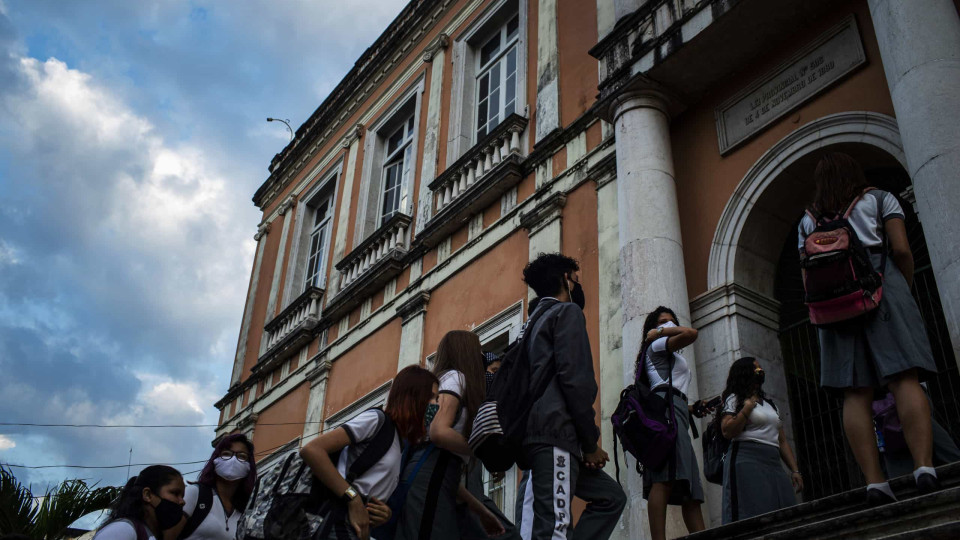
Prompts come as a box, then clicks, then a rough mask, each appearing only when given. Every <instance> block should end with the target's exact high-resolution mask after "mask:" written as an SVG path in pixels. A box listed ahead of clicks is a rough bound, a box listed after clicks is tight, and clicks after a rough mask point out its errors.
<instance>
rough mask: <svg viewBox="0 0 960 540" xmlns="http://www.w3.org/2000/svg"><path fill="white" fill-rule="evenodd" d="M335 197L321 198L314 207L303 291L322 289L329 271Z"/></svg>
mask: <svg viewBox="0 0 960 540" xmlns="http://www.w3.org/2000/svg"><path fill="white" fill-rule="evenodd" d="M332 202H333V197H332V196H330V195H327V196H325V197H321V198H320V199H319V202H318V203H317V204H316V206H313V207H312V209H313V225H312V227H311V229H310V255H309V257H308V258H307V271H306V281H305V283H304V284H303V289H304V290H307V288H309V287H321V286H322V285H323V283H324V274H325V273H326V270H327V257H326V255H327V245H328V244H329V241H330V220H331V218H332V216H331V214H333V212H332V209H331V206H332Z"/></svg>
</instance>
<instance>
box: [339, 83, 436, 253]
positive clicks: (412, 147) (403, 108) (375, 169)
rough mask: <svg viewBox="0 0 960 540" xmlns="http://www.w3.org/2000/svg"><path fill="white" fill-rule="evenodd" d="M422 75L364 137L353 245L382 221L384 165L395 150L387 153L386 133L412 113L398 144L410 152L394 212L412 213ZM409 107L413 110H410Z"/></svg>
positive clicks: (391, 131) (387, 135) (391, 133)
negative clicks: (409, 125)
mask: <svg viewBox="0 0 960 540" xmlns="http://www.w3.org/2000/svg"><path fill="white" fill-rule="evenodd" d="M424 81H425V79H424V76H423V75H422V74H421V75H420V76H419V77H417V79H416V80H415V81H413V82H412V83H411V84H410V85H409V86H408V87H407V89H406V90H405V91H404V92H403V93H402V94H400V95H399V97H397V98H396V99H394V100H393V101H392V104H391V105H390V107H388V108H387V109H386V110H385V111H384V112H383V113H381V114H380V115H379V116H378V117H376V119H374V120H373V121H372V122H371V123H370V126H371V127H370V128H369V129H368V130H367V135H366V136H365V137H364V141H363V144H364V146H363V168H362V170H361V175H360V178H361V180H360V190H359V197H360V198H359V201H358V203H357V215H356V228H355V229H354V238H353V245H357V244H359V243H360V242H362V241H363V240H364V239H366V238H367V237H368V236H370V235H371V234H373V232H374V231H376V230H377V229H378V228H380V226H381V224H382V223H383V202H384V201H383V194H384V190H383V187H384V182H385V180H386V167H384V165H385V164H386V163H388V162H389V161H390V159H391V158H395V157H396V156H397V153H396V152H394V153H391V154H390V155H389V156H387V155H386V148H387V141H388V140H389V137H390V136H391V135H393V134H394V133H396V132H397V129H399V128H400V126H401V124H400V122H404V124H403V125H406V122H407V120H408V119H409V118H410V114H413V133H412V136H411V137H410V138H409V140H406V141H404V144H403V145H401V149H400V150H399V151H400V152H403V153H404V154H402V155H407V154H408V155H409V156H410V163H404V167H403V169H405V170H406V173H405V174H401V177H402V178H401V182H400V188H399V189H400V202H399V203H398V205H397V212H398V213H402V214H406V215H408V216H409V215H412V214H413V205H414V204H415V202H414V200H413V199H414V196H413V186H414V183H415V182H416V175H417V174H418V171H417V168H416V166H417V152H419V148H418V147H419V142H420V112H421V111H422V110H423V109H422V106H423V91H424V88H425V86H424ZM411 109H412V111H411Z"/></svg>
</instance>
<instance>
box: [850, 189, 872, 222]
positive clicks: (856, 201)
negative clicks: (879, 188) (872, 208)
mask: <svg viewBox="0 0 960 540" xmlns="http://www.w3.org/2000/svg"><path fill="white" fill-rule="evenodd" d="M874 189H876V188H872V187H868V188H866V189H864V190H863V191H862V192H861V193H860V194H859V195H857V196H856V197H854V198H853V201H852V202H851V203H850V206H848V207H847V210H846V211H845V212H844V213H843V219H850V214H851V213H853V207H855V206H856V205H857V203H858V202H860V199H862V198H863V196H864V195H866V194H867V192H868V191H871V190H874Z"/></svg>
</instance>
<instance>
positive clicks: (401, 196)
mask: <svg viewBox="0 0 960 540" xmlns="http://www.w3.org/2000/svg"><path fill="white" fill-rule="evenodd" d="M415 114H416V112H415V111H411V112H410V116H407V117H406V119H404V120H403V121H401V122H400V123H399V124H398V125H397V126H395V128H396V129H394V130H393V131H392V132H390V133H389V134H388V135H387V136H386V137H384V141H385V144H384V146H385V149H384V152H389V149H390V146H389V141H390V139H392V138H393V136H394V135H396V134H397V133H400V134H401V135H400V137H401V138H400V144H399V145H398V146H397V148H396V149H395V150H394V151H393V152H390V153H387V154H386V155H384V156H383V166H382V167H381V174H380V215H379V218H378V221H377V227H381V226H383V224H384V223H386V222H387V220H389V219H390V218H391V217H393V216H394V215H395V214H397V213H399V212H401V211H402V210H403V209H405V208H408V207H409V206H410V190H411V184H412V182H411V180H410V177H411V176H412V175H413V173H412V170H413V167H414V166H415V165H416V163H415V162H416V160H417V159H416V156H415V155H414V154H413V139H414V138H415V137H416V129H415V126H416V118H414V115H415ZM394 167H397V169H398V171H399V172H398V173H397V174H398V178H399V180H398V183H397V185H396V186H394V187H393V188H392V190H393V191H395V192H396V194H395V195H396V198H395V199H394V200H395V203H394V205H393V206H394V207H393V208H390V209H389V210H388V209H387V175H388V173H389V172H390V169H392V168H394Z"/></svg>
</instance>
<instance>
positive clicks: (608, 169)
mask: <svg viewBox="0 0 960 540" xmlns="http://www.w3.org/2000/svg"><path fill="white" fill-rule="evenodd" d="M587 175H588V176H590V178H592V179H593V181H594V182H596V184H597V191H600V189H602V188H603V186H605V185H607V184H609V183H610V182H613V181H614V180H616V179H617V152H616V150H614V151H613V152H610V153H609V154H607V155H606V156H605V157H604V158H603V159H601V160H600V161H598V162H597V163H595V164H594V165H593V166H592V167H590V168H589V169H588V170H587Z"/></svg>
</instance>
